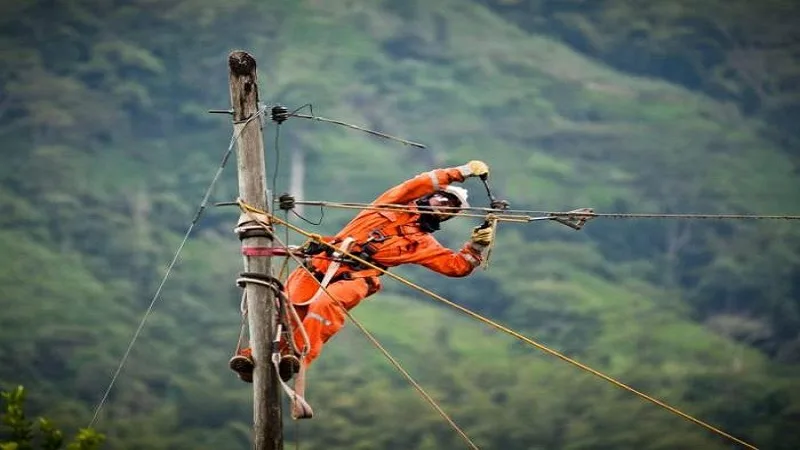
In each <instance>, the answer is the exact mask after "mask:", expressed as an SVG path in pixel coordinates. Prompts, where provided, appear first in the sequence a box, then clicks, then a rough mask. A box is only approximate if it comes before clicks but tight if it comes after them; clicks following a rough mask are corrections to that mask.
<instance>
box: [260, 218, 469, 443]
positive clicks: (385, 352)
mask: <svg viewBox="0 0 800 450" xmlns="http://www.w3.org/2000/svg"><path fill="white" fill-rule="evenodd" d="M246 213H247V212H246ZM248 216H250V218H251V219H253V220H255V221H256V222H257V223H259V224H260V225H261V226H262V227H264V228H265V229H267V230H268V229H269V227H268V226H267V224H265V223H264V222H263V221H260V220H259V219H258V218H255V217H253V215H251V214H248ZM284 224H286V222H284ZM288 228H289V227H287V231H288ZM273 239H274V240H275V241H277V242H278V244H280V245H281V247H283V248H287V249H288V247H287V246H286V243H285V242H283V241H282V240H281V239H280V238H278V237H277V235H276V234H274V233H273ZM287 255H289V256H290V257H291V258H292V259H294V261H295V262H296V263H297V264H298V266H299V267H302V268H303V270H305V271H306V273H308V274H309V275H311V278H312V279H313V280H314V281H315V282H316V283H317V284H318V285H319V287H320V288H321V289H322V291H323V292H325V295H327V296H328V297H329V298H331V299H332V300H333V301H334V302H336V305H337V306H338V307H339V308H341V310H342V311H343V312H344V313H345V315H347V318H348V319H350V321H351V322H353V324H355V326H356V327H358V329H359V330H360V331H361V332H362V333H363V334H364V336H366V337H367V339H368V340H369V341H370V342H371V343H372V345H374V346H375V347H376V348H377V349H378V350H379V351H380V352H381V353H383V356H385V357H386V359H388V360H389V362H390V363H391V364H392V365H393V366H394V367H395V369H397V370H398V371H399V372H400V373H401V374H402V375H403V377H405V379H406V380H407V381H408V382H409V383H410V384H411V385H412V386H413V387H414V389H416V390H417V391H418V392H419V393H420V395H422V397H423V398H424V399H425V400H426V401H427V402H428V403H429V404H430V405H431V406H432V407H433V409H435V410H436V412H438V413H439V415H441V416H442V417H443V418H444V420H445V421H447V423H448V424H450V426H451V427H452V428H453V429H454V430H455V431H456V432H457V433H458V434H459V435H461V437H462V438H463V439H464V440H465V441H466V442H467V443H468V444H469V446H470V447H471V448H473V449H476V450H478V446H477V445H475V443H474V442H472V440H471V439H470V438H469V436H467V434H466V433H465V432H464V431H463V430H462V429H461V428H460V427H459V426H458V425H457V424H456V423H455V422H454V421H453V419H451V418H450V416H449V415H447V413H446V412H445V411H444V410H443V409H442V408H441V407H440V406H439V405H438V404H437V403H436V400H434V399H433V397H431V396H430V395H429V394H428V393H427V392H425V389H423V388H422V386H421V385H420V384H419V383H418V382H417V381H416V380H415V379H414V378H413V377H412V376H411V374H409V373H408V372H407V371H406V370H405V369H404V368H403V367H402V366H401V365H400V363H399V362H398V361H397V360H396V359H395V358H394V357H393V356H392V355H391V354H390V353H389V351H388V350H386V348H385V347H383V346H382V345H381V343H380V342H378V340H377V339H375V336H373V335H372V333H370V332H369V331H368V330H367V329H366V328H365V327H364V326H363V325H361V323H360V322H359V321H358V320H356V318H355V317H353V315H352V314H351V313H350V311H348V310H347V309H346V308H345V307H344V305H342V304H341V303H340V302H339V300H338V299H337V298H336V297H334V296H333V295H331V294H330V293H329V292H328V288H327V287H326V286H323V285H322V283H321V282H320V281H319V280H318V279H317V278H316V277H314V274H313V273H311V271H310V270H309V269H308V267H306V266H305V264H303V261H302V260H301V259H300V258H299V257H298V256H297V255H295V254H294V253H292V252H291V251H288V252H287Z"/></svg>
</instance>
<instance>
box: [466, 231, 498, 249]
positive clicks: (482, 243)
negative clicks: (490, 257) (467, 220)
mask: <svg viewBox="0 0 800 450" xmlns="http://www.w3.org/2000/svg"><path fill="white" fill-rule="evenodd" d="M469 240H470V242H472V244H474V245H475V246H477V247H487V246H489V244H491V243H492V241H493V240H494V227H492V226H489V227H486V228H481V227H476V228H474V229H473V230H472V236H470V239H469Z"/></svg>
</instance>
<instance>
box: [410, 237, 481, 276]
mask: <svg viewBox="0 0 800 450" xmlns="http://www.w3.org/2000/svg"><path fill="white" fill-rule="evenodd" d="M417 242H418V249H417V251H415V252H414V256H413V257H412V258H411V259H409V260H408V263H411V264H418V265H420V266H423V267H426V268H428V269H430V270H433V271H434V272H437V273H440V274H442V275H445V276H448V277H465V276H467V275H469V274H470V273H472V271H473V270H475V268H476V267H478V266H479V265H480V264H481V261H482V255H481V252H480V251H479V250H478V249H476V248H474V247H472V245H471V244H470V243H469V242H467V243H466V244H464V245H463V246H462V247H461V250H459V251H453V250H451V249H449V248H447V247H445V246H443V245H442V244H440V243H439V241H437V240H436V238H434V237H433V236H432V235H429V234H428V235H425V236H424V237H422V238H420V239H419V240H418V241H417Z"/></svg>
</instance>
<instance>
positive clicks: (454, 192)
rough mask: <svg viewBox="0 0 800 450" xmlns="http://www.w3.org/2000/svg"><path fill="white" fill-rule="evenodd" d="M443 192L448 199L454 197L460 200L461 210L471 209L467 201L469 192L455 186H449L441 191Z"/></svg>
mask: <svg viewBox="0 0 800 450" xmlns="http://www.w3.org/2000/svg"><path fill="white" fill-rule="evenodd" d="M440 191H441V192H443V193H445V194H446V195H447V196H448V197H453V198H455V199H456V200H458V203H459V207H460V208H461V209H466V208H469V202H468V201H467V196H468V193H467V190H466V189H464V188H462V187H460V186H453V185H448V186H447V187H445V188H444V189H440Z"/></svg>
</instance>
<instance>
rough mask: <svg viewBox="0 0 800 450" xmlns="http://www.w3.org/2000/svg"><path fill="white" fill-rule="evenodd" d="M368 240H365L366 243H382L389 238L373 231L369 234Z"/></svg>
mask: <svg viewBox="0 0 800 450" xmlns="http://www.w3.org/2000/svg"><path fill="white" fill-rule="evenodd" d="M368 236H369V239H367V241H366V242H365V244H366V243H369V242H384V241H385V240H387V239H389V236H386V235H385V234H383V231H381V230H378V229H375V230H372V231H370V232H369V235H368Z"/></svg>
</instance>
